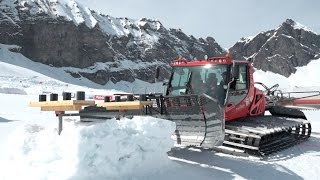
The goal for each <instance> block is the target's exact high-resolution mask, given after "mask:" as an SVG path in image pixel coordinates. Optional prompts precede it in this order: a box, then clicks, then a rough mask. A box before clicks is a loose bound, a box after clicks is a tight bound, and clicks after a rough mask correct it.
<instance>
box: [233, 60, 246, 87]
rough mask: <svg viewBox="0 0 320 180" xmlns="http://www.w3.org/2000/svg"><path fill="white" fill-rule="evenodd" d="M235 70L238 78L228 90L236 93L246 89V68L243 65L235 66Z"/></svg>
mask: <svg viewBox="0 0 320 180" xmlns="http://www.w3.org/2000/svg"><path fill="white" fill-rule="evenodd" d="M235 68H236V69H235V70H236V72H235V73H237V76H238V78H237V79H236V81H235V82H234V83H232V84H231V87H230V88H231V89H232V90H236V91H237V90H246V89H248V84H249V80H248V67H247V66H246V65H245V64H243V65H242V64H237V65H236V67H235Z"/></svg>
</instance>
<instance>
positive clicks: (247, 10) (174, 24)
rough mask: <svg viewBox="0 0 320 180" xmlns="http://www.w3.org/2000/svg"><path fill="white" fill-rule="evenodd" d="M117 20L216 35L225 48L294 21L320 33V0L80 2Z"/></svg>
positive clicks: (130, 0)
mask: <svg viewBox="0 0 320 180" xmlns="http://www.w3.org/2000/svg"><path fill="white" fill-rule="evenodd" d="M77 1H79V2H81V3H82V4H84V5H86V6H88V7H90V8H91V9H94V10H97V11H100V12H102V13H104V14H108V15H111V16H113V17H128V18H132V19H140V18H142V17H147V18H151V19H158V20H160V21H161V23H162V24H163V25H164V26H165V27H166V28H181V29H182V31H184V32H185V33H186V34H188V35H194V36H195V37H198V38H199V37H207V36H212V37H213V38H215V39H216V41H217V42H218V43H219V44H220V45H221V46H222V47H224V48H229V47H231V46H232V45H233V44H234V43H235V42H237V41H238V40H239V39H240V38H241V37H247V36H254V35H256V34H258V33H259V32H261V31H266V30H270V29H274V28H276V27H278V26H279V25H280V24H281V23H282V22H284V21H285V19H287V18H291V19H293V20H295V21H297V22H299V23H301V24H303V25H305V26H307V27H308V28H309V29H312V30H314V31H315V32H317V33H319V32H320V0H224V1H218V0H77Z"/></svg>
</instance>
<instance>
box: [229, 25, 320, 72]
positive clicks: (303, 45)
mask: <svg viewBox="0 0 320 180" xmlns="http://www.w3.org/2000/svg"><path fill="white" fill-rule="evenodd" d="M229 52H230V53H231V55H232V57H233V58H234V59H248V58H253V60H254V62H253V65H254V67H256V68H257V69H261V70H264V71H272V72H275V73H278V74H281V75H283V76H286V77H288V76H290V75H291V74H292V73H295V71H296V67H300V66H304V65H307V64H308V63H309V62H310V61H311V60H313V59H319V58H320V35H319V34H317V33H315V32H313V31H311V30H308V29H307V28H306V27H304V26H303V25H301V24H299V23H297V22H294V21H293V20H291V19H287V20H286V21H285V22H283V23H282V24H281V25H280V26H279V27H278V28H276V29H274V30H269V31H266V32H261V33H259V34H258V35H256V36H254V37H251V38H242V39H241V40H240V41H239V42H237V43H236V44H235V45H234V46H233V47H231V48H230V49H229Z"/></svg>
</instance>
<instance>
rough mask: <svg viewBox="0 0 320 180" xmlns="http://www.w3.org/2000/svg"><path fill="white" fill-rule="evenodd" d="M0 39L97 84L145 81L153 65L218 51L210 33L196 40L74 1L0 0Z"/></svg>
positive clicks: (153, 23) (154, 22)
mask: <svg viewBox="0 0 320 180" xmlns="http://www.w3.org/2000/svg"><path fill="white" fill-rule="evenodd" d="M0 43H2V44H10V45H18V46H20V47H21V48H20V49H16V51H18V52H20V53H21V54H23V55H24V56H26V57H27V58H29V59H31V60H33V61H36V62H40V63H43V64H47V65H50V66H54V67H61V68H64V67H69V68H67V69H68V70H67V71H68V72H69V73H70V74H71V75H72V76H74V77H75V78H79V77H86V78H88V79H90V80H92V81H94V82H96V83H99V84H102V85H103V84H106V83H107V82H108V81H110V80H111V81H112V82H114V83H116V82H119V81H121V80H125V81H130V82H132V81H134V80H135V78H138V79H141V80H143V81H149V82H150V81H152V80H153V79H154V78H153V76H154V70H155V67H156V66H157V65H163V66H164V67H165V69H167V70H168V68H169V67H168V64H169V62H170V61H171V60H172V59H174V58H177V57H180V56H182V57H185V58H188V59H195V58H203V57H204V56H205V55H208V56H215V55H219V54H221V53H224V50H223V49H222V48H221V47H220V46H219V45H218V44H217V43H216V41H215V40H214V39H213V38H212V37H207V38H206V39H202V38H200V39H197V38H194V37H193V36H188V35H186V34H185V33H183V32H182V31H181V30H180V29H167V28H165V27H164V26H163V25H162V24H161V22H159V21H157V20H151V19H147V18H142V19H139V20H133V19H128V18H114V17H111V16H109V15H103V14H101V13H99V12H95V11H92V10H90V9H88V8H86V7H84V6H82V5H81V4H79V3H77V2H76V1H74V0H0ZM70 67H73V68H71V69H72V70H70Z"/></svg>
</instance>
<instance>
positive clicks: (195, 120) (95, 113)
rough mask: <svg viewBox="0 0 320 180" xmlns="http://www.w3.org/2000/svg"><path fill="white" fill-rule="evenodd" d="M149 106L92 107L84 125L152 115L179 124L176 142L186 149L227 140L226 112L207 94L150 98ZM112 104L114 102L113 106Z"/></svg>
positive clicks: (82, 112) (83, 118)
mask: <svg viewBox="0 0 320 180" xmlns="http://www.w3.org/2000/svg"><path fill="white" fill-rule="evenodd" d="M134 102H140V103H144V104H148V105H146V106H144V107H143V108H141V109H140V108H139V109H129V107H128V108H127V109H126V104H128V103H127V102H116V103H117V104H119V106H118V107H120V108H121V109H114V108H112V110H108V107H110V106H108V104H109V103H105V104H106V106H107V109H106V108H105V107H99V106H91V107H86V108H84V109H83V110H80V112H79V113H80V120H81V121H82V122H93V121H101V120H107V119H110V118H114V117H116V118H117V119H120V118H121V117H129V118H130V117H132V116H152V117H156V118H161V119H165V120H170V121H173V122H175V123H176V130H175V132H174V133H173V134H172V139H173V140H174V141H175V143H176V144H178V145H182V146H200V147H204V148H212V147H214V146H216V145H221V144H222V143H223V139H224V135H225V134H224V128H225V126H224V112H223V108H222V107H221V105H220V104H219V103H218V101H217V100H216V99H214V98H212V97H210V96H208V95H206V94H202V95H185V96H183V95H182V96H165V97H163V96H147V101H134ZM111 104H112V103H111Z"/></svg>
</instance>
